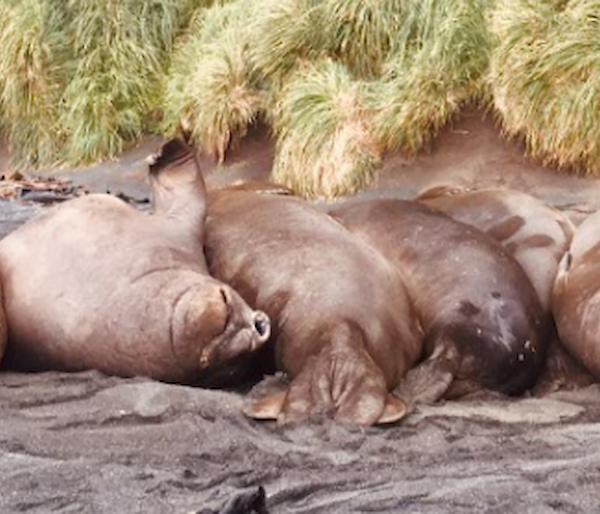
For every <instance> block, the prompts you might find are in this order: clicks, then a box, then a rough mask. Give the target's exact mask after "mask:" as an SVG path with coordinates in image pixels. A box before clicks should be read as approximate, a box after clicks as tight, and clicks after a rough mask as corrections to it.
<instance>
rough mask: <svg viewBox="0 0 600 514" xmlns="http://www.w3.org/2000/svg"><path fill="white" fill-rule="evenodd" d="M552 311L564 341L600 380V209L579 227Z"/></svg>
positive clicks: (558, 281) (565, 260) (562, 266)
mask: <svg viewBox="0 0 600 514" xmlns="http://www.w3.org/2000/svg"><path fill="white" fill-rule="evenodd" d="M552 311H553V313H554V319H555V322H556V327H557V329H558V335H559V336H560V339H561V341H562V342H563V344H564V345H565V346H566V347H567V349H568V350H569V352H570V353H571V354H572V355H573V356H574V357H575V358H576V359H577V360H578V361H579V362H581V363H582V364H583V365H584V366H585V367H586V368H587V369H588V370H589V371H590V372H591V373H592V374H593V375H594V377H595V378H596V379H597V380H598V379H600V212H596V213H595V214H592V215H591V216H589V217H588V218H587V219H585V220H584V221H583V223H582V224H581V225H579V227H577V231H576V232H575V236H574V237H573V241H572V242H571V247H570V248H569V251H568V252H567V254H566V255H565V256H564V257H563V259H562V261H561V263H560V267H559V270H558V276H557V277H556V283H555V285H554V291H553V296H552Z"/></svg>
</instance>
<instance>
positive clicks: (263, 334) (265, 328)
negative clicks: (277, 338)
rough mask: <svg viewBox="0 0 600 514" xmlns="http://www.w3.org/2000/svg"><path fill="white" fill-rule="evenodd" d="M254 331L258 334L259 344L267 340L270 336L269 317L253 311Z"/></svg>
mask: <svg viewBox="0 0 600 514" xmlns="http://www.w3.org/2000/svg"><path fill="white" fill-rule="evenodd" d="M254 329H255V330H256V332H258V335H259V336H260V342H261V343H262V342H264V341H266V340H267V339H269V336H270V335H271V321H270V320H269V316H267V315H266V314H265V313H264V312H262V311H255V312H254Z"/></svg>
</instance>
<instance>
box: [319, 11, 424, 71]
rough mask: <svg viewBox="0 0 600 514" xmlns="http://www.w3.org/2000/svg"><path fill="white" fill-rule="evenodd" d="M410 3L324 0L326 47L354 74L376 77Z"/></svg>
mask: <svg viewBox="0 0 600 514" xmlns="http://www.w3.org/2000/svg"><path fill="white" fill-rule="evenodd" d="M411 7H413V6H412V2H410V1H408V0H387V1H384V2H382V1H380V0H324V1H323V2H322V3H321V9H322V11H323V13H322V15H321V17H322V19H323V24H324V28H325V29H326V30H325V31H324V34H325V37H326V40H327V42H326V43H325V44H324V47H325V48H326V49H327V50H329V51H331V52H332V53H333V54H334V55H336V56H337V57H338V58H339V59H341V60H342V61H343V62H344V63H345V64H346V65H347V66H348V67H349V68H350V70H351V71H352V73H354V74H355V75H357V76H361V77H377V76H378V75H380V74H381V72H382V71H383V70H382V67H383V64H384V62H385V61H386V59H387V58H388V57H389V53H390V51H391V49H392V48H393V47H394V46H395V43H396V40H397V38H398V37H399V34H400V32H401V31H402V28H403V25H404V23H403V22H404V20H405V18H406V16H407V13H406V11H408V10H410V8H411Z"/></svg>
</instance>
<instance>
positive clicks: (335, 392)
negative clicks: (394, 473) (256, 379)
mask: <svg viewBox="0 0 600 514" xmlns="http://www.w3.org/2000/svg"><path fill="white" fill-rule="evenodd" d="M208 212H209V216H208V220H207V235H206V255H207V259H208V264H209V269H210V270H211V273H213V274H214V275H215V276H216V277H218V278H220V279H221V280H223V281H225V282H228V283H229V284H231V285H232V286H233V287H235V288H236V290H238V291H239V292H240V294H241V295H242V296H243V297H244V299H245V300H246V301H247V302H248V303H249V304H250V305H254V306H256V307H258V308H261V309H264V310H265V311H266V312H267V313H268V315H269V316H270V317H271V320H272V323H273V335H274V338H275V344H276V347H275V354H276V361H277V368H278V369H280V370H283V371H285V372H286V373H287V375H288V377H289V378H290V380H291V382H290V384H289V388H288V389H287V391H285V392H284V393H283V394H278V395H274V396H268V397H267V398H265V399H263V400H259V401H257V402H255V403H253V404H252V405H250V406H249V407H248V408H247V409H246V413H247V414H248V415H249V416H252V417H255V418H270V419H272V418H276V419H278V421H279V422H285V421H290V420H299V419H304V418H307V417H310V416H311V415H313V414H316V413H321V412H323V411H326V412H332V413H333V415H334V416H335V419H336V420H338V421H342V422H348V423H353V424H360V425H371V424H374V423H384V422H391V421H395V420H397V419H400V418H401V417H402V416H404V414H405V413H406V405H405V404H404V403H402V402H401V401H400V400H398V399H397V398H395V397H394V396H392V395H391V394H390V391H391V390H392V389H393V388H394V387H396V385H397V384H398V383H399V381H400V380H401V378H402V377H403V375H404V374H405V373H406V371H407V370H408V369H410V368H411V367H412V366H413V365H414V364H415V363H416V362H417V359H418V358H419V357H420V355H421V343H422V339H421V338H422V333H421V330H420V326H419V324H418V322H417V319H416V316H415V315H414V312H413V309H412V305H411V303H410V301H409V300H408V297H407V294H406V290H405V286H404V282H403V277H402V275H401V274H400V273H399V272H398V270H396V269H395V268H394V267H392V266H391V265H390V264H389V263H388V262H387V261H386V260H385V259H384V258H383V257H381V255H379V253H378V252H376V251H375V250H374V249H373V248H371V247H370V246H369V245H368V244H366V243H365V242H364V241H362V240H361V239H360V238H357V237H356V236H354V235H353V234H351V233H350V232H349V231H348V230H346V229H345V228H344V227H342V226H341V225H340V224H339V223H337V222H336V221H334V220H333V219H331V218H330V217H329V216H328V215H327V214H325V213H322V212H319V211H316V210H314V209H313V208H311V207H310V205H308V204H307V203H306V202H304V201H302V200H300V199H298V198H293V197H286V196H277V195H266V194H257V193H254V192H248V191H243V190H242V191H240V190H237V191H235V190H221V191H212V192H210V193H209V208H208Z"/></svg>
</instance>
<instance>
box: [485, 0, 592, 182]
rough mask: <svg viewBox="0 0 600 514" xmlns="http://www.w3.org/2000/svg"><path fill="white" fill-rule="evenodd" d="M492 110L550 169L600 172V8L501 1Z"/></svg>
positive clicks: (583, 2)
mask: <svg viewBox="0 0 600 514" xmlns="http://www.w3.org/2000/svg"><path fill="white" fill-rule="evenodd" d="M492 29H493V32H494V34H495V36H496V37H497V46H496V48H495V50H494V53H493V56H492V64H491V78H490V81H491V84H492V90H493V94H494V106H495V107H496V109H497V110H498V112H499V113H500V116H501V119H502V123H503V127H504V130H505V131H506V133H508V134H509V135H512V136H523V137H524V139H525V143H526V145H527V148H528V150H529V151H530V152H531V154H532V155H534V156H536V157H538V158H541V159H542V160H543V161H544V162H545V163H553V164H557V165H558V166H564V167H574V168H579V169H582V170H585V171H587V172H588V173H600V38H599V37H598V35H599V34H600V1H598V0H571V1H569V2H566V1H557V0H555V1H549V2H541V1H534V0H499V2H498V6H497V8H496V10H495V11H494V16H493V22H492Z"/></svg>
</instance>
